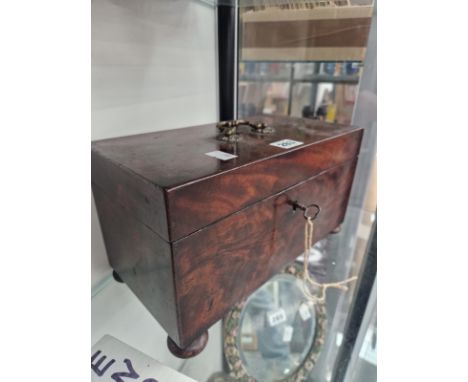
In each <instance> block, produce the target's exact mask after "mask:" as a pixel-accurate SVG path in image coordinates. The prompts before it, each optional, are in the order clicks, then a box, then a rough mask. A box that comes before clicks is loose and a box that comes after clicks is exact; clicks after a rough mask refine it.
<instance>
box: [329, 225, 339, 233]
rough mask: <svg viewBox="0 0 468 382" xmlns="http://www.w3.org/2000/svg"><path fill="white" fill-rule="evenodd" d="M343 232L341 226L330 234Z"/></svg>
mask: <svg viewBox="0 0 468 382" xmlns="http://www.w3.org/2000/svg"><path fill="white" fill-rule="evenodd" d="M340 232H341V224H340V225H339V226H338V227H336V228H335V229H334V230H333V231H331V232H330V233H340Z"/></svg>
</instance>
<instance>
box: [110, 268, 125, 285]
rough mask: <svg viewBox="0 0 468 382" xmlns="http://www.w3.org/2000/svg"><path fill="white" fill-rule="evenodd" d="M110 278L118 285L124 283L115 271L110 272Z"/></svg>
mask: <svg viewBox="0 0 468 382" xmlns="http://www.w3.org/2000/svg"><path fill="white" fill-rule="evenodd" d="M112 277H113V278H114V280H115V281H117V282H118V283H124V281H123V280H122V278H121V277H120V276H119V274H118V273H117V272H116V271H112Z"/></svg>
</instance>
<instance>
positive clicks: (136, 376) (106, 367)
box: [91, 336, 195, 382]
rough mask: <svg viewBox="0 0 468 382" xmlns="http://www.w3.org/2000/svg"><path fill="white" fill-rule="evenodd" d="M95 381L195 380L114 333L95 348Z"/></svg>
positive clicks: (93, 371)
mask: <svg viewBox="0 0 468 382" xmlns="http://www.w3.org/2000/svg"><path fill="white" fill-rule="evenodd" d="M91 381H92V382H115V381H135V382H165V381H171V382H195V380H193V379H192V378H189V377H186V376H185V375H183V374H180V373H179V372H177V371H175V370H173V369H171V368H170V367H168V366H165V365H163V364H162V363H159V362H158V361H156V360H154V359H152V358H150V357H148V356H147V355H146V354H143V353H141V352H139V351H138V350H136V349H134V348H132V347H130V346H128V345H127V344H124V343H123V342H120V341H119V340H117V339H115V338H114V337H111V336H104V337H103V338H101V339H100V340H99V341H98V343H97V344H96V345H94V346H93V348H92V350H91Z"/></svg>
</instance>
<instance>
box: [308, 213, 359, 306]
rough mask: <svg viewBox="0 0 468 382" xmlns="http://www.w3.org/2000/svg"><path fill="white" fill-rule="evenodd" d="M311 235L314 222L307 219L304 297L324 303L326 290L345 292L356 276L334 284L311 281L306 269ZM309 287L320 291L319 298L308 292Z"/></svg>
mask: <svg viewBox="0 0 468 382" xmlns="http://www.w3.org/2000/svg"><path fill="white" fill-rule="evenodd" d="M313 235H314V222H313V221H312V219H311V218H310V217H309V218H307V219H306V224H305V232H304V270H303V273H302V277H303V280H304V288H303V291H304V294H305V296H306V297H307V298H308V299H309V300H311V301H312V302H325V298H326V294H327V289H328V288H337V289H340V290H343V291H347V290H348V286H347V285H346V284H349V283H350V282H352V281H354V280H356V279H357V276H353V277H350V278H347V279H345V280H343V281H339V282H336V283H318V282H317V281H315V280H313V279H312V278H311V277H310V274H309V267H308V265H309V255H310V249H311V247H312V239H313ZM310 285H312V286H315V287H317V288H319V289H320V292H321V293H320V296H319V297H317V296H314V295H313V294H312V293H311V292H310V289H309V286H310Z"/></svg>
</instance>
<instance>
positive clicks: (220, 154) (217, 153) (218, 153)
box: [205, 150, 237, 160]
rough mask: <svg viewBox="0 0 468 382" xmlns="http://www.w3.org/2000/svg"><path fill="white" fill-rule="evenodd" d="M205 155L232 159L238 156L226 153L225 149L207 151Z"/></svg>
mask: <svg viewBox="0 0 468 382" xmlns="http://www.w3.org/2000/svg"><path fill="white" fill-rule="evenodd" d="M205 155H208V156H209V157H213V158H216V159H220V160H230V159H234V158H237V155H232V154H229V153H225V152H224V151H219V150H217V151H211V152H209V153H205Z"/></svg>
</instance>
